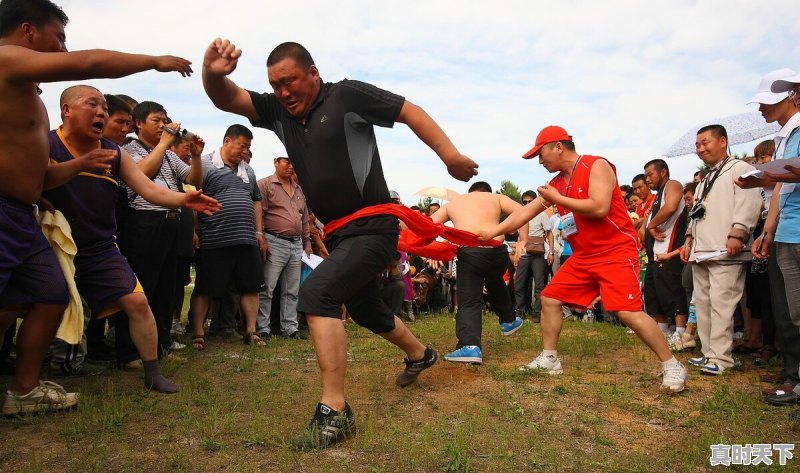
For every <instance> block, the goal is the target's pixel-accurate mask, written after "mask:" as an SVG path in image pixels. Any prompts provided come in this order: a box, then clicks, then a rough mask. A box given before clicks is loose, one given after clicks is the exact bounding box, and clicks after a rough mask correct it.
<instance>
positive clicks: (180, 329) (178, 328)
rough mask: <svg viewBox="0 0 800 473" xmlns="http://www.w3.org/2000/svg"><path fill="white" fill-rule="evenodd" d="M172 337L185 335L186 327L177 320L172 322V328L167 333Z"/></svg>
mask: <svg viewBox="0 0 800 473" xmlns="http://www.w3.org/2000/svg"><path fill="white" fill-rule="evenodd" d="M169 333H170V334H172V335H185V334H186V327H184V326H183V324H182V323H181V322H180V321H179V320H173V321H172V328H171V329H170V331H169Z"/></svg>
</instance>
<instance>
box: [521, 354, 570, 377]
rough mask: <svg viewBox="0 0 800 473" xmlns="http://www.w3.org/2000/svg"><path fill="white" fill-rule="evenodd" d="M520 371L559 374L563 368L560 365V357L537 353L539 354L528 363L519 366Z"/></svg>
mask: <svg viewBox="0 0 800 473" xmlns="http://www.w3.org/2000/svg"><path fill="white" fill-rule="evenodd" d="M519 370H520V371H541V372H544V373H547V374H561V373H563V372H564V369H563V368H562V367H561V359H560V358H559V357H557V356H555V355H548V356H545V355H544V353H539V356H537V357H536V358H534V359H533V361H531V362H530V363H528V364H527V365H524V366H520V367H519Z"/></svg>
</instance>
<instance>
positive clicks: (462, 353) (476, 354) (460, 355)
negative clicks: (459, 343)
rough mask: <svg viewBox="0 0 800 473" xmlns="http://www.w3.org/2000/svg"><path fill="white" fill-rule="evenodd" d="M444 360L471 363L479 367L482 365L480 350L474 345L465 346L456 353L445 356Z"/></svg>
mask: <svg viewBox="0 0 800 473" xmlns="http://www.w3.org/2000/svg"><path fill="white" fill-rule="evenodd" d="M444 359H445V361H454V362H458V363H472V364H473V365H480V364H482V363H483V356H481V348H480V347H478V346H475V345H465V346H463V347H461V348H459V349H458V350H456V351H453V352H450V353H448V354H446V355H445V356H444Z"/></svg>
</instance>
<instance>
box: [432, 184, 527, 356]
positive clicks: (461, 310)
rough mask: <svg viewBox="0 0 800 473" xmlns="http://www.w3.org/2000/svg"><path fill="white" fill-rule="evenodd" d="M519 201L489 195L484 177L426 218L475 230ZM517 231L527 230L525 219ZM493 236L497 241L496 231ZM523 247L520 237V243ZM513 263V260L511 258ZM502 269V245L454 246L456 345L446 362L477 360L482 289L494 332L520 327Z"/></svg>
mask: <svg viewBox="0 0 800 473" xmlns="http://www.w3.org/2000/svg"><path fill="white" fill-rule="evenodd" d="M520 209H522V205H520V204H518V203H517V202H514V201H513V200H511V199H509V198H508V197H506V196H505V195H501V194H493V193H492V188H491V187H490V186H489V184H487V183H486V182H483V181H479V182H476V183H474V184H472V185H471V186H470V188H469V192H468V193H467V194H465V195H461V196H458V197H456V198H455V199H453V200H451V201H450V202H449V203H447V204H445V206H444V207H441V208H440V209H439V210H437V211H436V212H435V213H434V214H433V215H431V219H432V220H433V221H434V222H436V223H444V222H447V221H448V220H450V221H452V222H453V225H454V226H455V228H457V229H459V230H466V231H468V232H473V233H477V232H479V231H480V230H482V229H485V228H487V227H490V226H493V225H497V223H498V222H499V221H500V215H501V214H506V215H509V214H511V213H512V212H514V211H515V210H520ZM520 234H521V235H527V234H528V224H527V223H526V224H525V225H524V228H523V231H522V232H521V233H520ZM495 240H497V241H503V237H502V235H501V236H499V237H496V238H495ZM522 246H523V247H524V246H525V245H524V242H522ZM515 262H516V261H515ZM507 269H508V250H507V249H506V246H505V245H500V246H497V247H484V248H470V247H466V246H462V247H460V248H459V249H458V284H457V285H456V291H457V293H458V313H457V314H456V336H457V337H458V344H457V345H456V350H455V351H453V352H451V353H448V354H447V355H445V356H444V359H445V360H447V361H454V362H459V363H471V364H478V365H479V364H481V363H483V355H482V351H481V325H482V324H481V322H482V318H481V309H482V308H483V288H484V286H485V287H486V290H487V292H488V293H489V301H490V302H491V303H492V309H493V310H494V311H495V313H496V314H497V316H498V317H499V318H500V333H501V334H503V335H512V334H513V333H514V332H516V331H517V330H519V328H520V327H522V318H520V317H515V316H514V306H513V305H512V303H511V295H510V294H509V293H508V288H507V287H506V285H505V283H504V282H503V274H504V273H505V272H506V270H507Z"/></svg>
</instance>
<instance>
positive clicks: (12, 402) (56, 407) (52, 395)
mask: <svg viewBox="0 0 800 473" xmlns="http://www.w3.org/2000/svg"><path fill="white" fill-rule="evenodd" d="M77 404H78V393H68V392H67V391H66V390H64V388H63V387H61V386H60V385H58V384H56V383H53V382H52V381H39V386H36V387H35V388H33V390H32V391H31V392H29V393H28V394H25V395H19V394H16V393H14V392H12V391H11V390H9V391H6V397H5V400H4V401H3V415H16V414H32V413H36V412H50V411H60V410H63V409H69V408H70V407H73V406H75V405H77Z"/></svg>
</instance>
